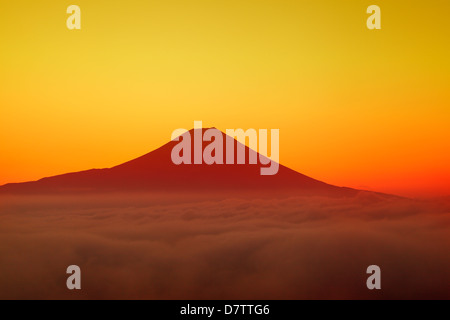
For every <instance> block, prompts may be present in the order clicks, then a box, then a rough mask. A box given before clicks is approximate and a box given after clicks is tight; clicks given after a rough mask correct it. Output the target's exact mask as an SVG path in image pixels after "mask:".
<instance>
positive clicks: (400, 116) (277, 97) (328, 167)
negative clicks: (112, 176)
mask: <svg viewBox="0 0 450 320" xmlns="http://www.w3.org/2000/svg"><path fill="white" fill-rule="evenodd" d="M71 4H76V5H78V6H79V7H80V8H81V30H69V29H68V28H67V27H66V19H67V18H68V16H69V15H68V14H67V13H66V9H67V7H68V6H69V5H71ZM372 4H376V5H378V6H379V7H380V8H381V30H368V29H367V27H366V19H367V18H368V16H369V15H368V14H367V13H366V9H367V7H368V6H369V5H372ZM449 12H450V2H448V1H445V0H442V1H439V0H430V1H427V2H425V1H421V2H418V1H415V2H412V1H395V2H394V1H385V0H375V1H372V0H371V1H362V0H355V1H331V0H318V1H299V0H297V1H283V0H281V1H280V0H278V1H275V0H273V1H264V0H254V1H247V0H246V1H242V0H240V1H235V0H231V1H230V0H228V1H211V0H209V1H206V0H204V1H198V0H193V1H181V0H168V1H137V0H128V1H85V0H77V1H74V2H66V1H39V2H36V1H8V2H6V1H3V0H2V1H1V5H0V37H1V39H2V40H1V41H2V46H1V50H0V184H4V183H8V182H20V181H28V180H36V179H39V178H42V177H45V176H51V175H55V174H61V173H66V172H72V171H80V170H85V169H90V168H104V167H111V166H114V165H117V164H120V163H122V162H125V161H128V160H130V159H132V158H135V157H138V156H140V155H142V154H145V153H147V152H149V151H151V150H153V149H155V148H158V147H159V146H161V145H162V144H164V143H166V142H168V141H169V140H170V137H171V133H172V131H173V130H175V129H177V128H185V129H190V128H192V127H193V125H194V121H195V120H201V121H203V125H204V126H205V127H211V126H214V127H217V128H218V129H221V130H222V131H225V130H226V129H228V128H229V129H235V128H243V129H248V128H255V129H280V162H281V163H282V164H284V165H286V166H288V167H291V168H293V169H295V170H296V171H299V172H301V173H303V174H306V175H308V176H311V177H313V178H316V179H319V180H322V181H325V182H328V183H331V184H335V185H339V186H349V187H355V188H363V189H368V190H376V191H382V192H388V193H395V194H400V195H406V196H413V197H429V196H440V195H448V194H450V166H449V163H450V126H449V123H450V121H449V120H450V88H449V87H450V62H449V59H448V57H449V56H450V42H449V41H448V39H449V36H450V25H449V24H448V21H447V19H448V13H449Z"/></svg>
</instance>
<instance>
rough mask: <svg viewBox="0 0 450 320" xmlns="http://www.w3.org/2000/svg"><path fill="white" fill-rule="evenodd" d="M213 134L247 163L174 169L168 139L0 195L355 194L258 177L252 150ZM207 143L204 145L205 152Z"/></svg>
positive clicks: (295, 176)
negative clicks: (101, 165)
mask: <svg viewBox="0 0 450 320" xmlns="http://www.w3.org/2000/svg"><path fill="white" fill-rule="evenodd" d="M212 129H213V130H217V129H215V128H212ZM195 130H202V133H203V132H204V131H205V130H207V129H192V130H190V131H189V132H186V133H185V134H184V135H186V134H191V137H192V147H191V151H192V152H191V159H192V158H193V154H194V152H193V148H194V146H193V142H194V139H193V137H194V132H195ZM217 131H218V132H219V133H220V134H221V135H222V137H223V145H224V158H225V150H226V143H227V142H230V140H231V142H232V144H233V145H234V150H235V160H236V154H237V152H236V150H237V148H238V146H239V147H244V148H245V153H246V164H234V165H231V164H211V165H208V164H205V163H202V164H179V165H175V164H174V163H173V162H172V160H171V153H172V149H173V147H174V146H175V145H177V144H178V143H179V142H178V141H174V140H172V141H170V142H168V143H167V144H165V145H163V146H162V147H160V148H158V149H156V150H154V151H151V152H149V153H147V154H145V155H143V156H141V157H139V158H136V159H134V160H131V161H128V162H126V163H123V164H121V165H118V166H115V167H112V168H108V169H91V170H86V171H81V172H74V173H67V174H62V175H57V176H53V177H48V178H43V179H40V180H38V181H32V182H24V183H10V184H6V185H3V186H0V194H61V193H62V194H71V193H77V194H78V193H106V192H176V193H181V192H182V193H190V192H192V193H211V192H218V193H242V192H245V193H246V194H248V193H256V194H261V195H278V194H282V195H286V194H296V195H318V196H353V195H355V194H357V193H358V192H359V190H355V189H350V188H343V187H336V186H332V185H329V184H326V183H324V182H321V181H318V180H315V179H312V178H310V177H307V176H305V175H303V174H301V173H298V172H296V171H294V170H291V169H289V168H287V167H285V166H283V165H279V170H278V173H277V174H275V175H261V174H260V168H261V166H264V165H262V164H261V163H259V161H258V163H257V164H248V159H249V155H250V153H254V152H256V151H253V150H251V149H249V148H248V147H247V146H243V145H241V144H240V143H239V142H238V141H236V140H235V139H233V138H232V137H230V136H228V135H226V134H224V133H223V132H221V131H219V130H217ZM209 143H210V142H203V149H204V148H205V147H206V146H207V145H208V144H209ZM258 155H259V154H258ZM258 159H259V157H258ZM224 162H225V160H224ZM192 163H193V161H192ZM235 163H236V161H235ZM266 166H268V165H266Z"/></svg>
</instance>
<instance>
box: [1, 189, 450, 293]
mask: <svg viewBox="0 0 450 320" xmlns="http://www.w3.org/2000/svg"><path fill="white" fill-rule="evenodd" d="M449 208H450V202H449V201H448V199H442V201H441V202H439V203H438V202H436V201H434V202H419V201H413V200H405V199H380V198H377V197H376V196H374V195H372V194H368V193H367V194H365V193H362V194H360V195H359V196H358V197H356V198H351V199H325V198H301V197H299V198H286V199H253V198H252V199H246V198H245V197H244V196H242V197H241V198H239V199H238V198H234V199H231V198H230V199H222V198H220V197H217V198H210V199H206V198H205V199H192V198H189V197H181V196H179V197H174V196H173V195H158V196H148V195H145V196H144V195H135V196H124V195H121V196H115V197H107V196H103V197H94V196H91V197H88V196H85V197H78V198H76V197H74V198H71V197H65V198H62V197H58V198H52V197H15V198H2V199H1V201H0V221H1V223H0V256H1V263H0V298H2V299H14V298H23V299H51V298H62V299H79V298H88V299H107V298H112V299H118V298H124V299H131V298H132V299H136V298H137V299H315V298H322V299H333V298H356V299H379V298H386V299H406V298H425V299H434V298H447V299H448V298H450V290H449V284H450V255H449V253H448V251H449V250H448V248H449V245H450V236H449V235H450V210H449ZM72 264H76V265H78V266H80V267H81V271H82V290H81V291H69V290H67V288H66V286H65V282H66V279H67V275H66V274H65V270H66V268H67V266H69V265H72ZM372 264H376V265H379V266H380V267H381V271H382V277H381V281H382V284H381V285H382V290H379V291H370V290H368V289H367V288H366V279H367V276H368V275H367V274H366V273H365V272H366V268H367V267H368V266H369V265H372Z"/></svg>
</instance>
